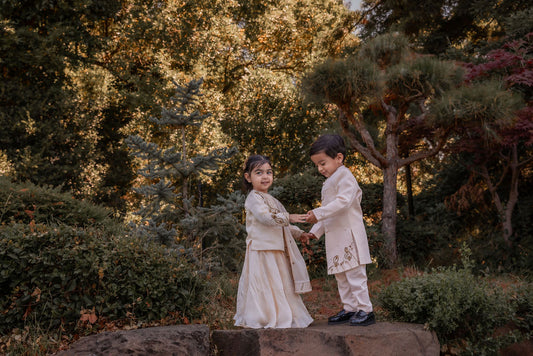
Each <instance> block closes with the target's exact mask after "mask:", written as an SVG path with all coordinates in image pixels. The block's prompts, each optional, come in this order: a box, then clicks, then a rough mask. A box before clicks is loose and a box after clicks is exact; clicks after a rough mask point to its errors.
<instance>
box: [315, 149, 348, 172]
mask: <svg viewBox="0 0 533 356" xmlns="http://www.w3.org/2000/svg"><path fill="white" fill-rule="evenodd" d="M343 159H344V156H343V155H342V153H337V155H336V156H335V158H331V157H330V156H328V155H327V154H325V153H324V152H319V153H317V154H314V155H312V156H311V161H313V163H314V164H315V166H316V167H317V168H318V172H320V174H322V175H323V176H324V177H326V178H329V177H331V175H332V174H333V173H335V171H336V170H337V168H339V167H340V166H342V160H343Z"/></svg>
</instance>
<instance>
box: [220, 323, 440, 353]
mask: <svg viewBox="0 0 533 356" xmlns="http://www.w3.org/2000/svg"><path fill="white" fill-rule="evenodd" d="M212 348H213V349H214V353H215V354H216V355H220V356H234V355H247V356H271V355H272V356H273V355H276V356H284V355H287V356H289V355H290V356H299V355H301V356H304V355H305V356H315V355H316V356H319V355H320V356H323V355H327V356H343V355H346V356H359V355H361V356H363V355H364V356H374V355H375V356H394V355H398V356H400V355H401V356H404V355H409V356H418V355H424V356H438V355H439V353H440V345H439V341H438V339H437V336H436V334H435V333H434V332H430V331H427V330H425V329H424V327H423V325H419V324H408V323H385V322H383V323H377V324H374V325H370V326H366V327H356V326H350V325H347V324H343V325H328V324H327V322H326V321H318V322H316V321H315V322H314V323H313V324H311V325H310V326H309V327H308V328H305V329H242V330H214V331H213V333H212Z"/></svg>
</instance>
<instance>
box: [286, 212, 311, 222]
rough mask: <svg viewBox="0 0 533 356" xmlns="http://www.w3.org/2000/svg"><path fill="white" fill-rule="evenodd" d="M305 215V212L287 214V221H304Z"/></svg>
mask: <svg viewBox="0 0 533 356" xmlns="http://www.w3.org/2000/svg"><path fill="white" fill-rule="evenodd" d="M306 216H307V215H305V214H289V221H290V222H291V223H304V222H305V218H306Z"/></svg>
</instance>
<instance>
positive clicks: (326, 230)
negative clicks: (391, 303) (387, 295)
mask: <svg viewBox="0 0 533 356" xmlns="http://www.w3.org/2000/svg"><path fill="white" fill-rule="evenodd" d="M361 197H362V191H361V188H360V187H359V184H357V180H356V179H355V177H354V176H353V174H352V172H350V170H349V169H348V168H346V167H345V166H340V167H339V168H337V170H336V171H335V172H334V173H333V174H332V175H331V176H330V177H329V178H328V179H326V181H325V182H324V184H323V186H322V206H321V207H320V208H316V209H314V210H313V213H314V214H315V216H316V218H317V220H318V223H316V224H315V225H313V227H312V228H311V230H310V232H311V233H313V234H314V235H315V236H317V237H321V236H322V235H324V234H325V235H326V258H327V267H328V274H335V273H339V272H344V271H347V270H349V269H352V268H355V267H357V266H359V265H364V264H369V263H372V261H371V259H370V251H369V248H368V240H367V236H366V231H365V225H364V223H363V212H362V210H361Z"/></svg>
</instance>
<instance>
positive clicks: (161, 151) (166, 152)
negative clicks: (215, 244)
mask: <svg viewBox="0 0 533 356" xmlns="http://www.w3.org/2000/svg"><path fill="white" fill-rule="evenodd" d="M202 82H203V80H202V79H199V80H191V81H190V82H189V83H187V84H186V85H185V86H181V85H179V84H178V83H177V82H173V83H174V85H175V86H176V93H175V95H174V96H173V97H171V98H170V100H171V102H172V104H173V105H172V106H171V107H170V108H163V109H162V111H161V118H155V117H150V119H149V120H150V121H151V122H153V123H155V124H156V125H158V126H159V127H161V128H163V129H165V128H166V129H168V130H171V131H173V130H177V132H178V133H179V142H177V144H176V143H175V142H168V145H166V146H168V147H160V145H158V144H156V143H153V142H147V141H145V140H144V139H143V138H141V137H140V136H137V135H133V136H129V137H128V138H127V139H126V143H127V145H128V146H129V148H130V149H131V150H132V151H133V155H134V156H136V157H138V158H140V159H142V160H145V161H146V162H147V163H146V165H145V166H144V167H142V168H141V169H139V171H138V173H139V174H140V175H141V176H143V177H145V178H146V179H147V181H149V182H151V184H147V185H144V186H141V187H139V188H135V189H134V190H135V192H136V193H138V194H141V195H142V196H144V200H145V202H144V204H143V205H142V206H141V208H140V210H139V211H137V212H136V214H137V215H139V216H140V217H141V222H140V224H139V225H138V229H137V232H138V233H141V234H143V235H147V236H148V237H149V238H152V239H155V240H157V241H159V242H161V243H162V244H165V245H167V246H168V245H173V244H175V243H176V242H178V240H180V241H179V242H180V244H182V245H188V246H189V247H190V246H195V245H196V246H197V244H195V243H194V241H191V240H193V239H194V236H182V237H181V238H180V239H177V236H178V234H179V233H178V231H179V230H181V229H180V222H181V220H182V219H184V218H187V219H189V220H190V218H191V214H192V213H193V209H192V203H193V202H194V196H192V195H191V194H190V193H189V190H188V186H189V183H190V181H191V178H193V177H201V176H210V175H212V174H213V173H214V172H216V171H217V170H218V168H219V167H220V166H221V165H222V164H223V163H224V162H226V161H227V160H228V159H229V158H230V157H231V156H232V155H234V154H235V153H236V151H237V150H236V149H235V148H217V149H215V150H213V151H211V152H209V153H208V154H207V155H196V156H194V155H193V152H189V151H190V145H189V142H188V141H187V133H188V132H189V131H190V130H191V129H192V128H193V127H195V126H200V125H202V123H203V121H204V120H205V119H206V118H208V117H209V116H210V114H202V113H200V112H199V110H198V109H197V108H198V100H199V98H200V97H201V96H202V94H201V93H200V86H201V85H202ZM194 211H197V210H194Z"/></svg>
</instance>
